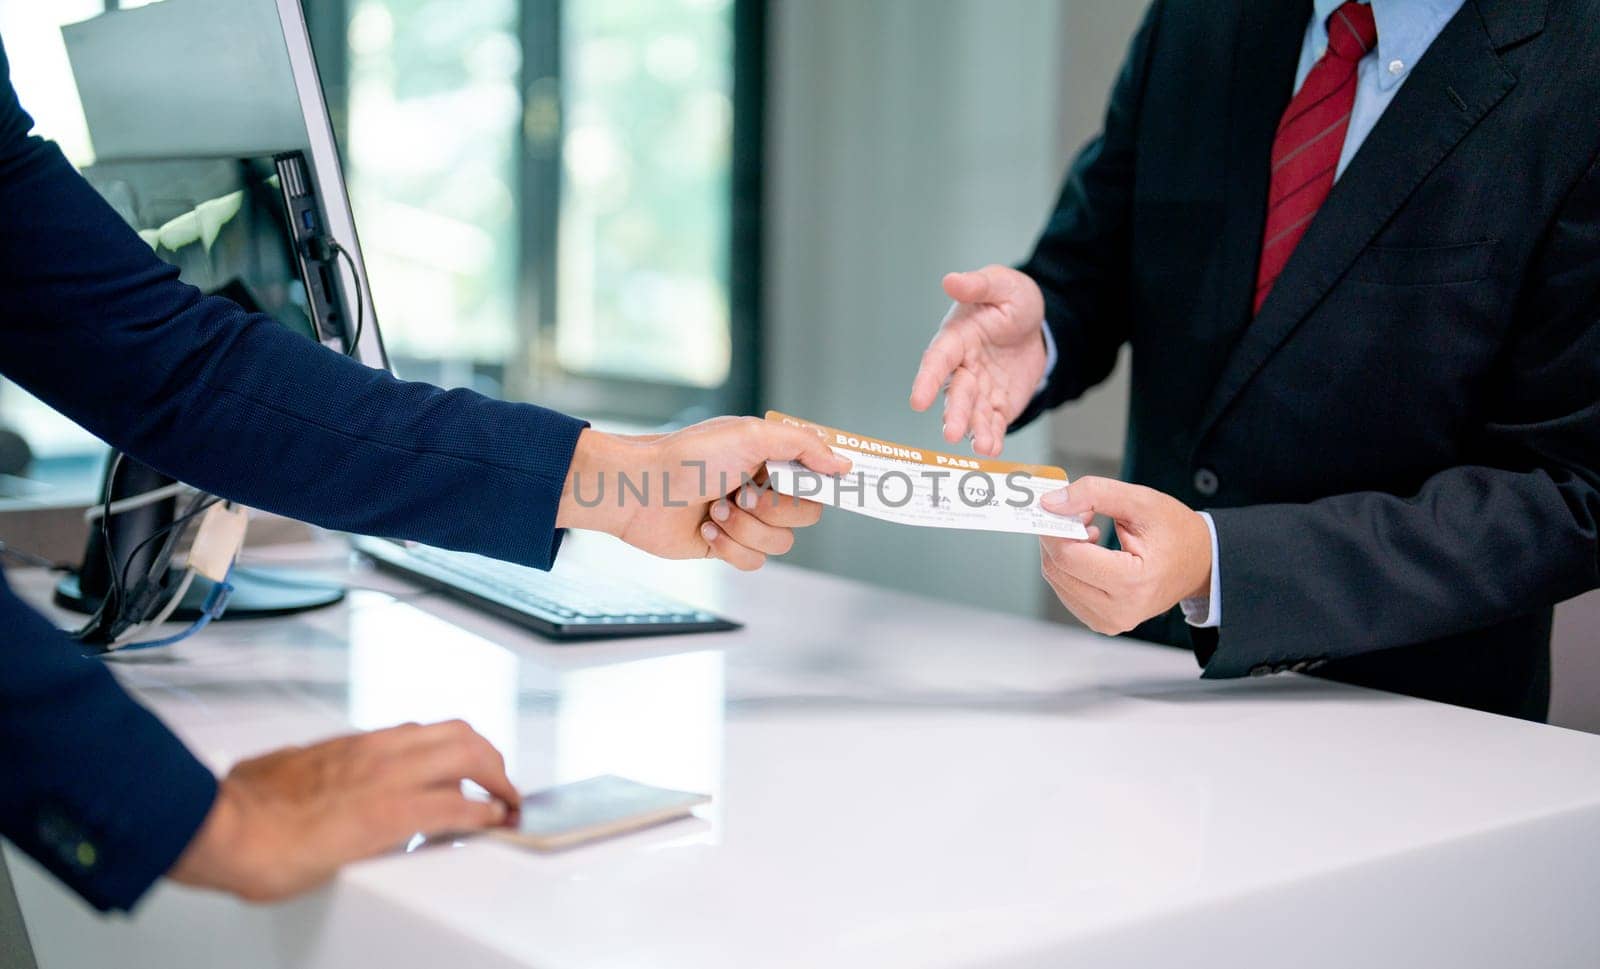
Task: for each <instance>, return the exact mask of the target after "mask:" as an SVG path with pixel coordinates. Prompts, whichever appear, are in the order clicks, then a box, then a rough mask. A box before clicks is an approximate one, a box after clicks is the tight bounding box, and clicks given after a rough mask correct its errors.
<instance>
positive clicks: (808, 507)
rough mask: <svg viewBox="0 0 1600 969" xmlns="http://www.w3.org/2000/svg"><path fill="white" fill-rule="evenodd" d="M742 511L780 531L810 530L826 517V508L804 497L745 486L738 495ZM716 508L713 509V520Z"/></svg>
mask: <svg viewBox="0 0 1600 969" xmlns="http://www.w3.org/2000/svg"><path fill="white" fill-rule="evenodd" d="M734 500H735V502H736V503H737V504H738V506H739V507H740V508H743V509H744V510H745V511H747V512H749V513H750V514H752V515H754V516H756V517H757V518H759V519H761V520H762V521H764V522H766V523H767V524H768V525H776V526H777V527H779V528H808V527H810V526H812V525H815V524H816V523H817V522H818V521H820V520H821V518H822V506H821V505H820V504H818V503H816V502H814V501H807V500H806V499H804V498H795V497H793V496H792V495H786V494H783V493H782V492H778V491H773V490H772V489H770V488H762V487H759V486H756V487H752V486H749V485H747V486H745V487H743V488H740V489H739V490H738V492H736V493H735V495H734ZM715 511H716V508H715V506H712V512H713V514H712V517H713V518H715V517H716V514H715Z"/></svg>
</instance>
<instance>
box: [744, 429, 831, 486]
mask: <svg viewBox="0 0 1600 969" xmlns="http://www.w3.org/2000/svg"><path fill="white" fill-rule="evenodd" d="M746 426H747V427H748V428H749V433H750V434H751V435H752V444H753V445H754V451H755V452H756V456H757V457H758V458H759V460H760V462H761V463H762V464H764V463H765V462H766V461H799V462H800V463H801V464H803V465H805V466H806V467H807V468H810V469H811V470H812V471H815V472H816V473H818V474H844V473H846V472H847V471H849V470H850V459H849V458H847V457H843V456H841V455H838V454H835V453H834V451H833V449H832V448H830V447H828V445H827V443H826V442H824V441H823V440H822V438H820V437H818V436H817V435H816V433H815V432H814V431H808V430H806V429H804V428H801V427H790V426H788V425H786V424H778V423H774V422H773V421H764V420H761V419H760V418H754V417H752V418H749V419H748V423H747V425H746Z"/></svg>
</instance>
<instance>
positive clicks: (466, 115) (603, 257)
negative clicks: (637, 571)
mask: <svg viewBox="0 0 1600 969" xmlns="http://www.w3.org/2000/svg"><path fill="white" fill-rule="evenodd" d="M340 6H341V5H340V4H332V5H327V4H308V13H310V14H311V15H312V20H311V27H312V31H313V36H314V38H315V40H316V42H317V45H318V51H319V61H320V63H321V66H322V71H323V80H324V86H325V87H326V88H327V93H328V100H329V103H330V106H331V108H330V110H331V111H332V113H333V115H334V120H335V126H336V128H338V129H340V130H339V134H340V141H341V145H342V149H343V151H344V153H345V157H346V177H347V181H348V182H349V185H350V192H351V204H352V206H353V208H354V210H355V215H356V222H357V225H358V227H359V230H360V233H361V242H362V248H363V251H364V253H365V255H366V261H367V267H368V273H369V276H370V282H371V287H372V292H373V299H374V302H375V305H376V310H377V313H378V316H379V319H380V320H381V321H382V325H383V335H384V340H385V343H386V346H387V350H388V353H389V356H390V358H391V360H392V361H393V362H394V365H395V368H396V370H398V371H399V372H400V373H401V374H402V375H404V376H407V377H414V378H418V379H426V380H431V381H435V382H439V383H443V384H447V385H458V386H459V385H465V386H473V387H475V388H477V389H480V390H483V391H485V392H487V393H491V394H495V395H497V396H506V397H510V398H515V399H525V400H536V401H538V402H540V403H544V404H548V405H550V406H554V407H560V408H563V409H567V410H571V411H574V412H576V413H579V414H582V415H583V416H587V417H596V416H600V417H613V418H622V419H627V420H632V421H636V422H645V423H652V424H653V423H660V422H664V421H668V420H673V419H685V420H686V419H691V418H695V417H699V416H702V415H703V414H708V413H712V412H717V411H726V410H748V409H750V408H752V407H753V406H754V396H755V393H754V392H755V381H754V344H755V327H756V321H755V314H754V312H753V309H754V306H755V302H756V300H755V298H754V297H755V285H754V275H755V269H756V267H757V266H758V264H759V250H758V246H757V244H756V243H757V240H756V239H755V237H754V233H753V229H752V228H751V227H752V226H754V225H755V221H756V220H755V219H753V218H749V217H748V212H749V211H750V209H751V208H752V207H753V206H756V205H757V204H758V203H759V199H758V198H757V195H758V193H759V184H758V182H757V181H756V179H755V178H754V175H755V174H756V173H757V172H758V171H759V168H758V162H759V159H758V158H756V157H755V153H756V151H757V150H758V149H759V144H760V137H759V131H760V127H759V125H760V118H759V108H760V96H759V94H760V72H759V66H760V60H759V58H760V40H761V29H762V23H761V20H762V18H761V11H760V9H759V3H758V2H756V0H522V2H520V3H519V2H516V0H345V2H344V3H343V4H342V7H343V9H342V10H341V9H337V8H338V7H340ZM319 7H322V8H323V9H320V10H319V9H318V8H319Z"/></svg>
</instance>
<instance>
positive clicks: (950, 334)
mask: <svg viewBox="0 0 1600 969" xmlns="http://www.w3.org/2000/svg"><path fill="white" fill-rule="evenodd" d="M956 329H957V328H956V327H952V326H947V327H945V328H944V329H942V330H940V331H939V333H938V335H936V336H935V337H934V338H933V342H932V343H930V344H928V349H927V350H926V351H924V352H923V354H922V362H921V363H920V364H919V365H918V366H917V376H916V377H915V378H914V379H913V380H912V381H911V409H912V410H914V411H925V410H927V409H928V408H929V407H932V406H933V402H934V401H935V400H937V399H938V398H939V388H940V387H943V386H944V385H945V382H946V381H948V380H949V379H950V375H951V374H952V373H953V372H955V369H956V367H957V366H959V365H960V364H961V358H962V357H963V356H964V355H965V354H966V347H965V346H964V345H963V344H962V342H961V335H960V334H959V333H957V332H956Z"/></svg>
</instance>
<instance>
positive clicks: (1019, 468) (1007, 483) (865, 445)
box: [767, 411, 1088, 538]
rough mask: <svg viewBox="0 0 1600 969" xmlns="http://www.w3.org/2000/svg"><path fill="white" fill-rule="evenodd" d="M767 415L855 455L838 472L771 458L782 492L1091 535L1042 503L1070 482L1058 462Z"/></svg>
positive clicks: (879, 510)
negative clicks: (964, 452)
mask: <svg viewBox="0 0 1600 969" xmlns="http://www.w3.org/2000/svg"><path fill="white" fill-rule="evenodd" d="M767 420H769V421H775V422H778V423H782V424H788V425H790V426H792V427H801V428H805V429H806V430H809V431H813V432H815V433H816V434H817V436H819V437H821V438H822V439H823V440H824V441H826V442H827V444H828V446H829V447H830V448H832V449H833V452H834V453H835V454H838V455H840V456H842V457H846V458H849V459H850V461H851V462H852V467H851V469H850V471H849V472H847V473H845V474H842V475H837V476H832V475H823V474H818V473H817V472H815V471H812V470H810V469H808V468H806V467H805V466H804V465H802V464H800V463H799V462H797V461H768V462H767V477H768V479H769V480H770V482H771V486H772V490H774V491H777V492H780V493H782V494H785V495H792V496H794V497H796V498H806V499H809V500H811V501H815V502H819V503H821V504H825V505H833V506H834V507H836V508H842V509H844V510H846V511H853V512H855V513H857V514H860V515H866V516H868V517H870V518H880V519H883V520H884V521H891V522H899V523H900V524H902V525H920V526H922V527H924V528H966V529H972V530H975V531H985V532H1020V533H1023V534H1026V535H1053V536H1056V537H1058V538H1087V537H1088V533H1087V532H1086V531H1085V530H1084V527H1083V523H1082V522H1080V521H1078V520H1077V519H1076V518H1063V517H1061V516H1060V515H1052V514H1051V513H1049V512H1047V511H1045V510H1044V509H1043V508H1042V507H1040V505H1039V499H1040V498H1041V497H1043V496H1044V495H1046V494H1048V493H1049V492H1052V491H1059V490H1060V489H1062V488H1065V487H1066V486H1067V473H1066V472H1065V471H1063V470H1061V469H1060V468H1052V467H1048V466H1046V465H1040V464H1016V463H1013V462H1010V461H988V460H984V459H981V458H973V457H963V456H961V455H957V454H941V453H939V452H937V451H929V450H927V449H925V448H917V447H911V446H909V445H904V444H894V443H892V442H890V441H880V440H878V439H877V438H871V437H864V436H862V435H860V434H853V433H851V432H849V431H841V430H839V429H838V428H836V427H826V426H824V425H821V424H815V423H812V422H811V421H805V420H801V419H800V418H798V417H790V416H789V415H787V414H780V413H778V412H777V411H768V412H767Z"/></svg>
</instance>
